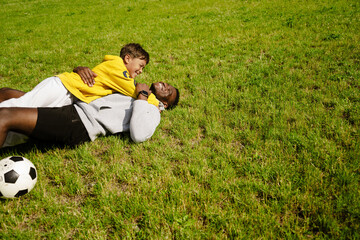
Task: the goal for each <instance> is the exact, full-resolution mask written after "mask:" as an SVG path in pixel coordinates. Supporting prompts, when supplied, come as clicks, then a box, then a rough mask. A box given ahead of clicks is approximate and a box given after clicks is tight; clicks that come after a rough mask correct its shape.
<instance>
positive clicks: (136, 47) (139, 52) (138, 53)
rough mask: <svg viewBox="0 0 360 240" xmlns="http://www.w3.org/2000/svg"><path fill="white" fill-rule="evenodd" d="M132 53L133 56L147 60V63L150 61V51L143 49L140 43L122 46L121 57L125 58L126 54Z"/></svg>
mask: <svg viewBox="0 0 360 240" xmlns="http://www.w3.org/2000/svg"><path fill="white" fill-rule="evenodd" d="M128 54H129V55H130V56H131V57H132V58H140V59H141V60H145V61H146V64H148V63H149V61H150V56H149V53H148V52H146V51H145V49H143V48H142V47H141V46H140V44H138V43H128V44H126V45H125V46H124V47H122V48H121V51H120V57H121V58H122V59H125V56H126V55H128Z"/></svg>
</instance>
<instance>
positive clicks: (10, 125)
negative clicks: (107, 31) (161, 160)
mask: <svg viewBox="0 0 360 240" xmlns="http://www.w3.org/2000/svg"><path fill="white" fill-rule="evenodd" d="M85 70H86V71H91V70H90V69H85ZM85 70H84V71H85ZM135 91H136V96H137V98H136V99H134V98H132V97H130V96H125V95H123V94H121V93H114V94H111V95H108V96H105V97H102V98H98V99H96V100H94V101H92V102H90V103H85V102H82V101H77V102H75V103H74V104H72V105H68V106H64V107H59V108H43V107H40V108H12V107H11V108H0V146H2V147H6V146H13V145H16V144H19V143H21V142H23V141H19V136H21V135H18V134H13V136H12V137H8V138H7V135H8V133H9V131H12V132H15V133H21V134H25V135H26V136H29V137H31V138H34V139H37V140H41V141H46V142H54V143H62V144H67V145H77V144H80V143H83V142H86V141H93V140H95V139H96V138H97V137H99V136H105V135H108V134H116V133H120V132H127V131H130V136H131V138H132V140H133V141H134V142H143V141H146V140H147V139H149V138H150V137H151V136H152V135H153V133H154V132H155V129H156V127H157V126H158V125H159V123H160V112H161V110H159V108H158V107H156V106H155V105H153V104H150V103H149V102H148V101H147V98H148V96H149V94H150V93H153V94H154V95H155V96H156V98H157V99H158V100H159V101H160V102H162V103H163V104H164V106H165V108H166V109H171V108H174V107H175V106H176V105H177V104H178V101H179V91H178V90H177V89H176V88H175V87H173V86H171V85H169V84H166V83H163V82H157V83H153V84H152V85H151V87H150V88H149V86H147V85H146V84H141V83H137V85H136V89H135ZM1 93H3V94H2V95H3V96H1V97H0V98H2V99H6V98H9V97H20V96H21V95H23V94H25V93H24V92H21V91H18V90H14V89H3V90H2V91H0V95H1ZM11 93H14V94H11ZM15 93H16V94H15ZM14 136H15V137H14ZM20 140H23V139H21V137H20Z"/></svg>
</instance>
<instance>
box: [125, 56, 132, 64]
mask: <svg viewBox="0 0 360 240" xmlns="http://www.w3.org/2000/svg"><path fill="white" fill-rule="evenodd" d="M131 60H132V57H131V56H130V54H126V55H125V57H124V63H125V64H128V63H129V62H131Z"/></svg>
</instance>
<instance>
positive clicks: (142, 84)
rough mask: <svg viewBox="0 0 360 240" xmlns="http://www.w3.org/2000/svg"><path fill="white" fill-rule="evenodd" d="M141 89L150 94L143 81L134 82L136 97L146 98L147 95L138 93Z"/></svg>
mask: <svg viewBox="0 0 360 240" xmlns="http://www.w3.org/2000/svg"><path fill="white" fill-rule="evenodd" d="M141 91H146V92H147V93H148V94H149V95H150V94H151V90H150V88H149V86H148V85H146V84H145V83H136V88H135V93H136V96H137V99H140V100H147V97H145V96H144V95H143V94H139V93H140V92H141Z"/></svg>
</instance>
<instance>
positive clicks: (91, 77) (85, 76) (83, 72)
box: [73, 66, 97, 87]
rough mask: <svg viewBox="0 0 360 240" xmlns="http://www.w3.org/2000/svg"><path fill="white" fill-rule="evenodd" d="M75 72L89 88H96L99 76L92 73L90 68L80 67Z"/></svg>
mask: <svg viewBox="0 0 360 240" xmlns="http://www.w3.org/2000/svg"><path fill="white" fill-rule="evenodd" d="M73 72H75V73H77V74H79V76H80V77H81V79H82V80H83V82H84V83H85V84H87V85H88V86H89V87H92V86H94V84H95V78H96V77H97V74H96V73H94V72H93V71H91V69H90V68H88V67H80V66H79V67H76V68H74V70H73Z"/></svg>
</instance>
